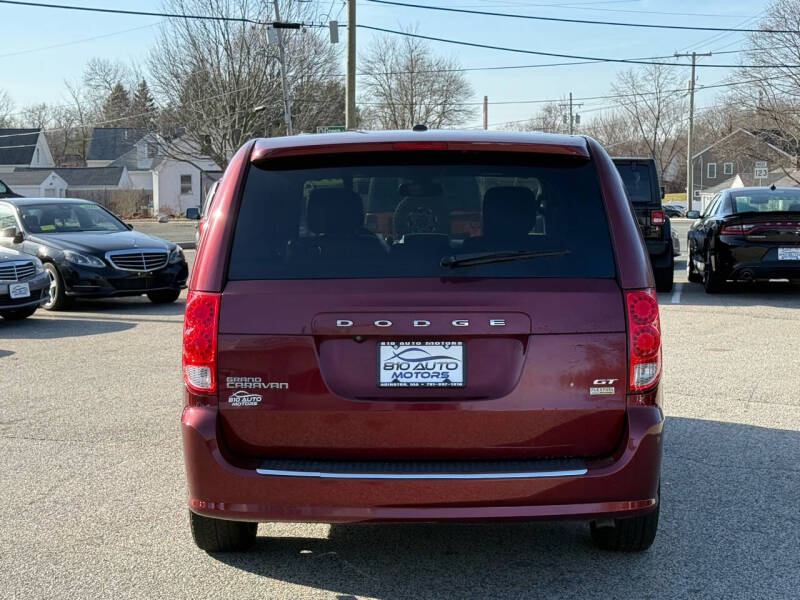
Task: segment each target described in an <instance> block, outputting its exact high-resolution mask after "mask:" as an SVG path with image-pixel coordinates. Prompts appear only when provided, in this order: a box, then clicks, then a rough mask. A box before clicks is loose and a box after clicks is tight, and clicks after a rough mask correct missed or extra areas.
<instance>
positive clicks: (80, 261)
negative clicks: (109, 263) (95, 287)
mask: <svg viewBox="0 0 800 600" xmlns="http://www.w3.org/2000/svg"><path fill="white" fill-rule="evenodd" d="M64 258H66V259H67V260H68V261H69V262H71V263H72V264H74V265H78V266H81V267H95V268H103V267H105V266H106V263H104V262H103V261H102V260H100V259H99V258H97V257H96V256H92V255H90V254H80V253H78V252H73V251H72V250H64Z"/></svg>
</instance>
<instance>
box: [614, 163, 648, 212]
mask: <svg viewBox="0 0 800 600" xmlns="http://www.w3.org/2000/svg"><path fill="white" fill-rule="evenodd" d="M616 166H617V171H619V174H620V176H621V177H622V182H623V183H624V184H625V190H626V191H627V192H628V198H630V201H631V202H633V203H634V204H647V203H650V202H651V201H652V198H653V187H652V182H651V181H650V169H649V168H648V167H647V166H646V165H640V164H636V163H627V164H625V163H622V164H617V165H616Z"/></svg>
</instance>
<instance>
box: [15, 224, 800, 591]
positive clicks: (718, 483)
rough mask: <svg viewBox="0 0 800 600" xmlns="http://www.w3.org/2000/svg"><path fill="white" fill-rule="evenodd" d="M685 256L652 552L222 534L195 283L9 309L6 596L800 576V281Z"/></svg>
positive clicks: (505, 535) (760, 581) (312, 534)
mask: <svg viewBox="0 0 800 600" xmlns="http://www.w3.org/2000/svg"><path fill="white" fill-rule="evenodd" d="M681 227H683V225H681ZM681 243H682V245H683V244H684V243H685V233H682V234H681ZM188 254H189V256H190V257H191V256H192V254H193V253H192V252H189V253H188ZM684 266H685V263H684V261H683V260H682V258H678V259H677V260H676V274H677V275H676V280H677V281H679V282H684V283H680V285H678V286H676V289H675V291H674V292H673V293H671V294H662V295H661V296H660V298H659V299H660V302H661V315H662V323H663V325H662V326H663V332H664V333H663V334H664V364H665V378H664V383H663V385H664V387H665V391H666V412H667V414H668V416H669V421H668V424H667V433H666V453H665V460H664V467H663V476H662V477H663V479H662V496H663V498H662V502H663V504H662V512H661V525H660V531H659V536H658V538H657V539H656V542H655V544H654V546H653V547H652V548H651V549H650V551H648V552H645V553H643V554H639V555H619V554H613V553H605V552H601V551H599V550H597V549H595V547H594V546H593V545H592V543H591V540H590V538H589V531H588V527H587V526H585V525H584V524H581V523H573V522H556V523H516V524H514V523H512V524H448V525H434V524H415V525H384V524H380V525H376V524H370V525H336V526H327V525H307V524H280V525H261V526H260V528H259V536H260V537H259V540H258V542H257V545H256V547H255V549H254V550H253V551H252V552H251V553H249V554H230V555H219V556H209V555H206V554H204V553H203V552H201V551H199V550H197V549H196V548H195V546H194V545H193V543H192V540H191V537H190V534H189V528H188V523H187V517H186V507H185V502H184V497H185V488H184V474H183V464H182V456H181V445H180V438H179V425H178V424H179V416H180V409H181V393H180V389H181V378H180V332H181V321H182V311H183V301H182V300H181V301H179V302H178V303H176V304H174V305H168V306H155V305H152V304H151V303H150V302H149V301H147V300H146V299H121V300H113V301H111V300H109V301H85V302H81V303H79V304H77V305H76V307H75V309H74V310H71V311H69V312H63V313H45V312H43V311H39V312H37V313H36V315H35V316H34V317H33V318H30V319H28V320H26V321H23V322H16V323H11V322H5V323H0V380H2V387H1V389H2V390H3V393H2V396H0V397H1V398H2V400H1V402H2V416H0V455H1V456H2V464H3V469H2V470H1V471H0V490H2V502H0V531H2V533H0V536H1V537H0V539H1V540H2V541H1V543H0V597H2V598H20V599H23V598H24V599H30V598H58V599H68V598H114V599H119V598H170V599H173V598H190V597H191V598H203V599H207V598H226V599H229V598H326V599H338V600H352V599H353V598H381V599H387V600H394V599H400V598H415V599H416V598H481V599H486V598H492V599H494V598H593V599H594V598H631V599H642V598H796V597H797V594H798V590H800V569H798V563H800V510H798V509H800V500H798V491H800V466H798V465H800V393H798V390H800V369H798V368H797V364H798V357H800V336H798V331H799V330H800V328H799V327H798V322H799V320H800V290H798V289H797V288H791V287H789V286H787V285H780V284H776V285H770V286H761V287H759V288H747V289H744V290H736V291H732V292H731V293H726V294H721V295H718V296H708V295H706V294H705V293H704V292H703V291H702V287H701V286H700V285H697V284H688V283H685V274H684V270H683V269H684Z"/></svg>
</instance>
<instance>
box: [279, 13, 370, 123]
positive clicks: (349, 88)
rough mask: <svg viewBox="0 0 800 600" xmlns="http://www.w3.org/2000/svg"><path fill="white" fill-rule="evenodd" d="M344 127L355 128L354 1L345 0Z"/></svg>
mask: <svg viewBox="0 0 800 600" xmlns="http://www.w3.org/2000/svg"><path fill="white" fill-rule="evenodd" d="M276 2H277V0H276ZM344 97H345V102H344V103H345V108H344V126H345V128H346V129H355V127H356V0H347V77H346V78H345V84H344Z"/></svg>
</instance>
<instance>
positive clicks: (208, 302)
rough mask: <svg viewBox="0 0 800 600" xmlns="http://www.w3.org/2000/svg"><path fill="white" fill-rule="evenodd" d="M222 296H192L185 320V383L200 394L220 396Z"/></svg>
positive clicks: (190, 293) (203, 294)
mask: <svg viewBox="0 0 800 600" xmlns="http://www.w3.org/2000/svg"><path fill="white" fill-rule="evenodd" d="M218 321H219V294H214V293H208V292H189V293H188V294H187V296H186V313H185V314H184V317H183V361H182V363H183V380H184V381H185V382H186V385H187V386H188V387H189V389H191V390H194V391H196V392H216V391H217V381H216V371H217V322H218Z"/></svg>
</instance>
